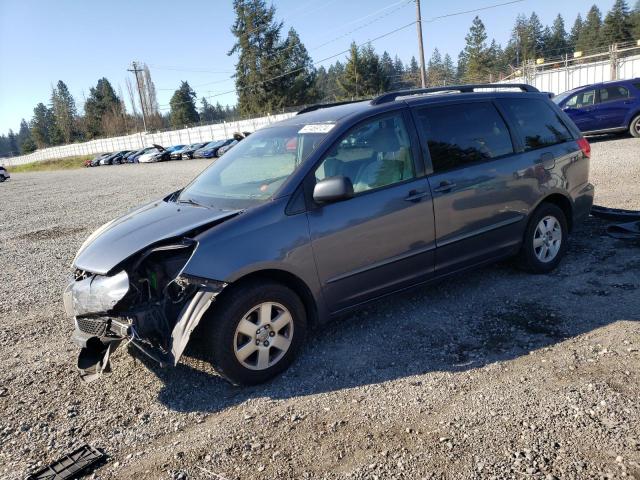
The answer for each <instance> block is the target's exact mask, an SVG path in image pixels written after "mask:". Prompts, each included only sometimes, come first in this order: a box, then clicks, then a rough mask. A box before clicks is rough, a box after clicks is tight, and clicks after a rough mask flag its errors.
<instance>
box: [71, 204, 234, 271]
mask: <svg viewBox="0 0 640 480" xmlns="http://www.w3.org/2000/svg"><path fill="white" fill-rule="evenodd" d="M238 212H239V210H215V209H212V208H205V207H200V206H196V205H190V204H188V203H175V202H166V201H164V200H160V201H157V202H153V203H150V204H148V205H145V206H143V207H140V208H139V209H136V210H133V211H132V212H129V213H127V214H126V215H124V216H122V217H120V218H118V219H116V220H113V221H111V222H109V223H107V224H105V225H103V226H102V227H100V228H99V229H98V230H97V231H96V232H94V233H93V234H91V236H90V237H89V238H88V239H87V240H86V241H85V243H84V244H83V245H82V247H80V250H79V251H78V253H77V254H76V258H75V259H74V261H73V264H74V266H75V267H76V268H79V269H80V270H87V271H89V272H93V273H98V274H101V275H105V274H107V272H109V271H110V270H111V269H112V268H113V267H115V266H116V265H118V264H119V263H121V262H122V261H123V260H126V259H127V258H129V257H130V256H131V255H133V254H135V253H137V252H139V251H140V250H142V249H144V248H146V247H148V246H149V245H152V244H155V243H157V242H159V241H162V240H165V239H169V238H172V237H177V236H180V235H184V234H185V233H187V232H189V231H190V230H193V229H195V228H198V227H202V226H204V225H207V224H214V223H217V222H220V221H223V220H225V219H227V218H230V217H232V216H234V215H235V214H237V213H238Z"/></svg>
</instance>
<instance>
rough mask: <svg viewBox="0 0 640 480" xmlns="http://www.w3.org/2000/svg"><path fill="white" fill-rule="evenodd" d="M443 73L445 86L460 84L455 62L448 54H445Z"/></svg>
mask: <svg viewBox="0 0 640 480" xmlns="http://www.w3.org/2000/svg"><path fill="white" fill-rule="evenodd" d="M442 72H443V83H444V85H452V84H455V83H458V79H457V78H456V69H455V67H454V66H453V60H451V57H450V56H449V54H448V53H447V54H445V56H444V60H443V61H442Z"/></svg>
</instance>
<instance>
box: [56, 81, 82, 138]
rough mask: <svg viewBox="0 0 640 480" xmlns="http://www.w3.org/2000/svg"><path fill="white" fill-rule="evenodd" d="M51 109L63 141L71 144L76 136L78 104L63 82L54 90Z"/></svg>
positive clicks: (59, 82)
mask: <svg viewBox="0 0 640 480" xmlns="http://www.w3.org/2000/svg"><path fill="white" fill-rule="evenodd" d="M51 108H52V109H53V115H54V118H55V123H56V127H57V129H58V131H59V132H60V135H61V137H62V141H63V142H64V143H71V142H72V141H73V140H74V138H75V136H76V115H77V113H76V103H75V101H74V100H73V97H72V96H71V93H70V92H69V89H68V88H67V85H66V84H65V83H64V82H63V81H62V80H59V81H58V84H57V86H56V87H55V88H53V89H52V92H51Z"/></svg>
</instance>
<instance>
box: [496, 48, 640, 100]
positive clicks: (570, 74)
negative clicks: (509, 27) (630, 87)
mask: <svg viewBox="0 0 640 480" xmlns="http://www.w3.org/2000/svg"><path fill="white" fill-rule="evenodd" d="M629 50H636V51H638V53H640V48H633V49H629ZM634 53H635V52H634ZM592 57H596V58H599V59H598V60H596V58H593V59H592V60H596V61H591V62H588V63H579V62H584V61H585V59H584V58H582V59H580V58H579V59H573V58H572V59H569V58H568V57H566V58H565V59H563V60H559V61H557V62H551V63H545V64H542V65H534V64H533V63H531V64H530V65H528V66H525V67H524V68H522V70H521V72H520V76H514V77H511V78H509V79H508V80H504V81H503V82H502V83H529V84H531V85H533V86H534V87H536V88H537V89H538V90H540V91H543V92H553V93H555V94H558V93H562V92H566V91H567V90H571V89H573V88H577V87H581V86H583V85H589V84H592V83H599V82H606V81H608V80H625V79H630V78H637V77H640V55H633V56H628V57H621V58H616V57H612V56H611V53H605V54H599V55H593V56H592ZM603 57H608V58H604V59H602V58H603Z"/></svg>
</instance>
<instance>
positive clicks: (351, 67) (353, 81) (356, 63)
mask: <svg viewBox="0 0 640 480" xmlns="http://www.w3.org/2000/svg"><path fill="white" fill-rule="evenodd" d="M363 67H364V65H363V64H362V59H361V55H360V49H359V48H358V46H357V45H356V43H355V42H352V43H351V48H350V50H349V58H348V60H347V63H346V64H345V66H344V71H343V72H342V75H341V76H340V77H339V78H338V79H337V82H338V86H339V87H340V89H341V90H342V95H341V96H342V97H343V98H358V97H361V96H363V94H362V73H363V71H364V68H363Z"/></svg>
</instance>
